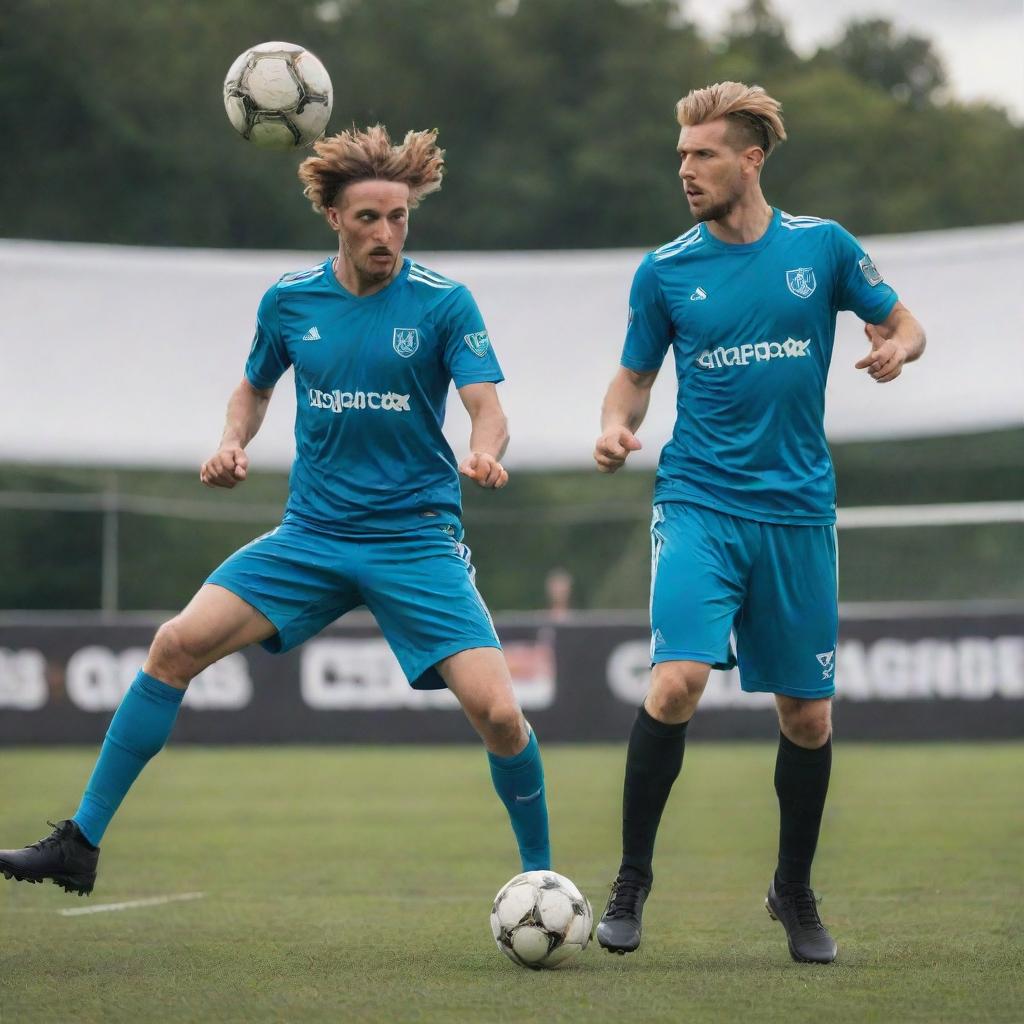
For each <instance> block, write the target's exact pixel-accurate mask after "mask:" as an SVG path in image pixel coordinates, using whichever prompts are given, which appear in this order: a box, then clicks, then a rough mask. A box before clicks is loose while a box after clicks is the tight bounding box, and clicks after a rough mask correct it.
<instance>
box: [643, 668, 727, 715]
mask: <svg viewBox="0 0 1024 1024" xmlns="http://www.w3.org/2000/svg"><path fill="white" fill-rule="evenodd" d="M710 671H711V668H710V666H709V665H704V664H701V663H700V662H697V661H663V662H661V663H659V664H657V665H655V666H654V672H653V673H652V675H651V689H650V692H649V693H648V694H647V699H646V700H645V701H644V707H646V708H647V713H648V714H649V715H650V716H651V717H652V718H656V719H657V720H658V721H659V722H673V723H675V722H688V721H689V720H690V719H691V718H692V717H693V713H694V712H695V711H696V710H697V703H698V701H699V700H700V697H701V694H702V693H703V692H704V687H705V686H707V683H708V675H709V674H710Z"/></svg>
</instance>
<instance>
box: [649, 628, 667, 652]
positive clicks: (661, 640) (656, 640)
mask: <svg viewBox="0 0 1024 1024" xmlns="http://www.w3.org/2000/svg"><path fill="white" fill-rule="evenodd" d="M664 644H665V637H664V635H663V634H662V632H661V630H660V629H656V630H655V631H654V633H653V634H651V657H652V658H653V657H654V655H655V652H656V651H657V649H658V648H659V647H663V646H664Z"/></svg>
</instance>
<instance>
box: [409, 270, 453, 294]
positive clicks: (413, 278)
mask: <svg viewBox="0 0 1024 1024" xmlns="http://www.w3.org/2000/svg"><path fill="white" fill-rule="evenodd" d="M409 280H410V281H416V282H417V283H418V284H425V285H428V286H429V287H431V288H440V289H442V290H443V291H449V290H450V289H452V288H454V287H455V285H454V284H440V283H439V282H438V281H431V280H429V279H428V278H426V277H421V276H420V275H419V274H416V273H413V271H411V270H410V271H409Z"/></svg>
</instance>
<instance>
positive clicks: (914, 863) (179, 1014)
mask: <svg viewBox="0 0 1024 1024" xmlns="http://www.w3.org/2000/svg"><path fill="white" fill-rule="evenodd" d="M92 759H93V754H92V752H91V751H86V750H69V749H61V750H6V751H4V754H3V768H4V772H3V774H4V783H5V785H4V801H3V815H2V826H3V834H2V836H0V840H2V841H3V844H4V845H12V844H20V843H22V842H28V841H31V840H33V839H36V838H38V836H39V835H41V834H42V833H43V832H44V831H45V826H43V824H42V819H43V818H44V817H46V816H47V815H48V816H50V817H51V818H54V819H56V817H57V816H64V815H66V814H67V813H69V812H70V809H73V808H74V806H75V804H76V801H77V797H78V794H79V790H80V787H81V784H82V782H83V779H84V777H85V775H86V774H87V772H88V770H89V768H90V767H91V764H92ZM622 759H623V750H622V748H621V747H597V746H585V747H565V746H563V747H556V746H549V747H548V748H547V749H546V762H547V772H548V785H549V797H550V802H551V814H552V825H553V835H554V841H555V857H556V865H555V866H556V868H558V869H560V870H561V871H563V872H564V873H566V874H568V875H569V876H571V877H572V878H573V879H574V880H575V881H576V882H577V883H578V884H579V885H580V886H581V887H582V888H583V890H584V891H585V892H586V893H587V894H588V895H589V896H590V899H591V900H592V902H593V903H594V905H595V909H596V910H597V911H598V912H600V905H601V904H602V903H603V900H604V896H605V894H606V891H607V890H606V886H607V883H608V880H609V877H610V874H611V873H612V870H613V868H614V866H615V864H616V860H617V817H618V807H619V794H620V791H621V773H622ZM773 759H774V754H773V748H772V747H771V746H769V745H765V744H745V745H738V744H737V745H701V744H699V743H691V744H690V748H689V750H688V751H687V755H686V767H685V770H684V773H683V776H682V777H681V780H680V782H679V783H678V785H677V787H676V791H675V792H674V793H673V797H672V802H671V803H670V805H669V808H668V810H667V812H666V822H665V826H664V829H663V833H662V836H661V838H660V840H659V849H658V857H657V862H656V864H657V871H658V882H657V887H656V890H655V893H654V895H653V896H652V899H651V902H650V904H649V907H648V911H647V915H646V922H645V928H646V930H645V938H644V945H643V948H642V950H641V951H640V952H639V953H637V954H635V955H633V956H630V957H621V958H620V957H611V956H609V955H607V954H605V953H604V952H603V951H601V950H599V949H598V948H597V947H596V946H594V947H592V948H589V949H587V950H586V951H585V952H584V953H583V954H582V956H580V957H579V958H578V959H577V960H576V961H574V962H572V963H571V964H570V965H569V966H567V967H566V968H565V969H563V970H561V971H556V972H548V973H542V974H533V973H530V972H527V971H523V970H521V969H519V968H517V967H515V966H514V965H513V964H511V963H510V962H509V961H508V960H506V959H505V958H504V957H503V956H502V955H501V954H500V953H499V952H498V951H497V950H496V949H495V948H494V946H493V943H492V941H491V938H490V934H489V931H488V924H487V914H488V910H489V905H490V900H491V898H492V896H493V894H494V892H495V891H496V890H497V889H498V887H499V886H500V885H501V884H502V883H503V882H504V881H505V880H506V879H507V878H508V877H510V876H511V875H512V874H514V873H515V872H516V870H518V867H517V861H516V859H515V857H514V854H513V847H512V842H511V837H510V833H509V831H508V828H507V825H506V823H505V820H504V811H503V810H502V809H501V807H500V805H499V804H498V802H497V800H496V798H495V797H494V794H493V792H492V791H491V788H490V782H489V779H488V777H487V772H486V767H485V763H484V760H483V756H482V754H481V753H480V751H478V750H475V749H473V748H469V747H441V748H410V747H394V748H390V749H382V748H347V749H343V748H338V749H330V748H310V749H296V748H265V749H230V750H227V749H202V748H187V747H179V748H173V747H172V748H171V749H169V750H168V751H167V752H165V753H164V754H162V755H161V756H160V758H159V759H158V760H157V761H156V762H154V764H153V765H151V766H150V768H149V770H148V771H147V772H146V773H145V774H144V776H143V777H142V779H141V780H140V782H139V783H138V785H137V786H136V788H135V790H134V791H133V792H132V793H131V794H130V796H129V798H128V800H127V801H126V804H125V806H124V808H123V810H122V813H121V814H120V816H119V818H118V819H117V820H116V822H115V824H114V826H113V828H112V829H111V831H110V833H109V834H108V836H107V839H106V841H105V843H104V852H103V857H102V867H101V873H100V877H99V882H98V885H97V889H96V892H95V893H94V895H93V896H92V897H91V901H92V903H93V904H99V903H110V902H115V901H121V900H129V899H135V898H139V897H145V896H153V895H163V894H173V893H184V892H193V891H200V892H203V893H204V894H205V897H204V898H203V899H201V900H197V901H194V902H187V903H176V904H168V905H164V906H158V907H151V908H145V909H135V910H126V911H123V912H119V913H102V914H94V915H89V916H82V917H63V916H60V914H59V913H58V912H59V910H60V909H62V908H66V907H80V906H86V905H88V903H87V901H85V900H79V899H77V898H74V897H71V896H68V895H65V894H64V893H63V892H61V891H60V890H59V889H57V887H56V886H53V885H46V886H29V885H24V884H21V885H16V884H14V883H12V882H3V881H2V880H0V1020H2V1021H3V1022H4V1024H7V1022H18V1024H29V1022H33V1021H47V1022H52V1021H58V1020H60V1021H63V1020H69V1021H71V1020H74V1021H82V1022H92V1021H96V1022H99V1021H103V1022H104V1024H106V1022H118V1021H132V1022H134V1021H142V1022H146V1024H149V1022H162V1021H182V1022H184V1021H205V1020H210V1021H217V1022H218V1024H221V1022H234V1021H238V1022H242V1021H244V1022H258V1021H289V1022H291V1021H294V1022H299V1024H305V1022H311V1021H332V1022H334V1021H342V1022H346V1024H347V1022H364V1021H365V1022H370V1021H372V1022H378V1021H379V1022H389V1024H390V1022H405V1021H409V1022H413V1021H416V1022H445V1024H449V1022H474V1024H475V1022H501V1021H509V1022H512V1021H517V1022H520V1021H521V1022H532V1021H543V1022H544V1024H558V1022H572V1024H584V1022H586V1024H592V1022H604V1021H615V1022H620V1021H643V1022H647V1021H650V1022H660V1021H665V1022H672V1024H696V1022H706V1021H715V1022H718V1021H722V1022H732V1021H744V1022H771V1021H785V1022H787V1024H801V1022H811V1021H828V1022H857V1024H862V1022H880V1024H893V1022H905V1021H928V1022H933V1021H935V1022H937V1021H948V1022H964V1021H971V1022H976V1021H1005V1022H1010V1021H1015V1022H1017V1021H1020V1020H1022V1018H1024V982H1022V963H1024V932H1022V926H1021V910H1022V903H1024V899H1022V897H1024V886H1022V870H1021V869H1022V860H1021V850H1022V840H1024V815H1022V810H1021V806H1022V805H1021V789H1020V786H1021V781H1020V780H1021V777H1022V772H1021V769H1022V768H1024V746H1022V745H985V746H981V745H962V746H957V745H920V746H895V745H893V746H868V745H854V744H845V745H840V746H838V747H837V751H836V760H835V768H834V772H833V786H832V795H831V798H830V803H829V806H828V808H827V811H826V820H825V825H824V830H823V836H822V841H821V846H820V850H819V856H818V862H817V865H816V873H815V882H816V885H817V887H818V891H819V893H820V894H821V895H823V896H824V903H823V905H822V914H823V917H824V918H825V920H826V922H827V923H828V924H829V925H830V926H831V928H832V931H833V933H834V934H835V935H836V937H837V940H838V942H839V947H840V956H839V960H838V962H837V963H835V964H833V965H831V966H828V967H817V966H808V965H797V964H794V963H792V962H791V961H790V959H789V956H788V954H787V952H786V946H785V941H784V937H783V932H782V929H781V927H780V926H779V925H777V924H774V923H772V922H771V921H770V920H769V919H768V917H767V915H766V914H765V912H764V909H763V906H762V903H763V898H764V890H765V887H766V885H767V882H768V879H769V875H770V872H771V867H772V863H773V853H774V843H775V829H776V815H777V809H776V806H775V798H774V792H773V790H772V764H773Z"/></svg>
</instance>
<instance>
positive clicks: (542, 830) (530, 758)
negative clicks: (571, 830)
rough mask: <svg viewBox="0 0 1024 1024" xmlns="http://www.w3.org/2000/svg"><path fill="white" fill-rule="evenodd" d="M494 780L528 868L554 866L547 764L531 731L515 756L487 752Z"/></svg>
mask: <svg viewBox="0 0 1024 1024" xmlns="http://www.w3.org/2000/svg"><path fill="white" fill-rule="evenodd" d="M487 760H488V761H490V763H491V779H492V780H493V782H494V788H495V789H496V790H497V792H498V796H500V797H501V802H502V803H503V804H504V805H505V807H506V809H507V810H508V816H509V818H511V819H512V831H513V832H515V834H516V842H517V843H518V844H519V857H520V860H522V862H523V870H524V871H546V870H550V868H551V842H550V840H549V839H548V804H547V800H546V799H545V795H544V764H543V762H542V761H541V759H540V747H539V746H538V745H537V737H536V736H534V734H533V730H532V729H531V730H530V740H529V742H528V743H527V744H526V746H525V747H524V748H523V749H522V750H520V751H519V753H518V754H514V755H513V756H512V757H498V755H497V754H492V753H491V752H490V751H488V752H487Z"/></svg>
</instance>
